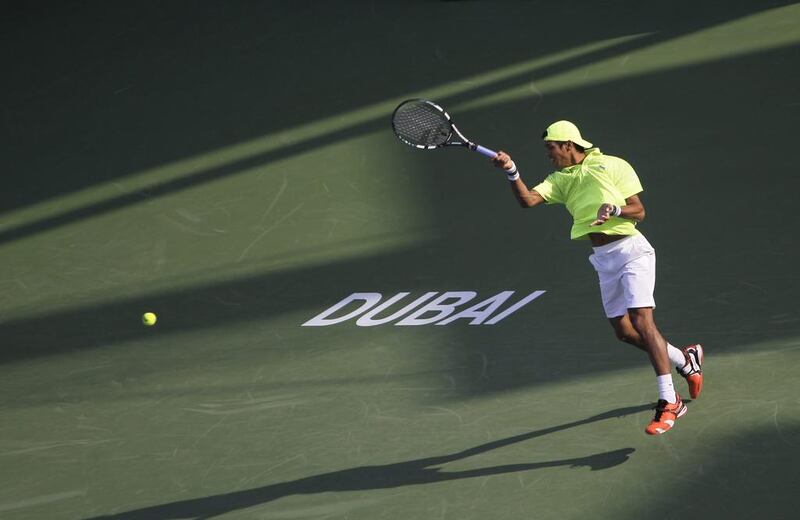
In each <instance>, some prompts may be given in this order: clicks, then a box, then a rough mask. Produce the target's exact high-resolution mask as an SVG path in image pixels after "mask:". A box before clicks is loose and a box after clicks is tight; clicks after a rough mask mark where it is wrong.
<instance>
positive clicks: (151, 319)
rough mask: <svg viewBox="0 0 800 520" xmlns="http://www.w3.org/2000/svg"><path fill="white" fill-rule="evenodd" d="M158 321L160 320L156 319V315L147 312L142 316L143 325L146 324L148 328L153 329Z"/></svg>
mask: <svg viewBox="0 0 800 520" xmlns="http://www.w3.org/2000/svg"><path fill="white" fill-rule="evenodd" d="M157 319H158V318H157V317H156V315H155V313H152V312H145V313H144V314H142V323H144V324H145V325H147V326H148V327H152V326H153V325H155V324H156V320H157Z"/></svg>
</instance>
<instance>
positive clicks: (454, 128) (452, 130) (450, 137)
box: [392, 98, 497, 158]
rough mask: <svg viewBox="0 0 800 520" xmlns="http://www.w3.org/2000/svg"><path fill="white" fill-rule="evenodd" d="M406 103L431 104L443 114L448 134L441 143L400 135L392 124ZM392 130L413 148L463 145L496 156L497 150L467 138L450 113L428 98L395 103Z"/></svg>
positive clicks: (429, 148)
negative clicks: (419, 140) (420, 142)
mask: <svg viewBox="0 0 800 520" xmlns="http://www.w3.org/2000/svg"><path fill="white" fill-rule="evenodd" d="M407 103H425V104H426V105H429V106H432V107H433V108H435V109H436V110H438V111H439V112H440V113H441V114H443V115H444V117H445V120H446V121H447V124H449V125H450V134H449V135H448V136H447V138H446V139H445V141H444V142H443V143H442V144H430V145H424V144H416V143H412V142H410V141H407V140H406V139H404V138H403V137H401V136H400V134H399V133H398V132H397V129H396V128H395V125H394V119H395V114H397V111H398V110H400V108H401V107H402V106H403V105H405V104H407ZM392 130H393V131H394V135H396V136H397V138H398V139H400V141H402V142H403V143H404V144H407V145H408V146H411V147H413V148H419V149H421V150H435V149H436V148H444V147H445V146H465V147H467V148H469V149H470V150H472V151H474V152H478V153H480V154H481V155H485V156H486V157H491V158H494V157H496V156H497V152H495V151H494V150H490V149H489V148H486V147H484V146H481V145H479V144H476V143H473V142H472V141H470V140H469V139H467V138H466V136H465V135H464V134H462V133H461V131H460V130H459V129H458V127H457V126H456V124H455V123H454V122H453V118H452V117H450V114H448V113H447V110H445V109H444V108H442V107H441V106H439V105H437V104H436V103H434V102H433V101H430V100H428V99H422V98H413V99H407V100H405V101H403V102H402V103H400V104H399V105H397V108H395V109H394V112H392ZM453 135H455V136H457V137H458V138H459V139H460V141H455V140H453Z"/></svg>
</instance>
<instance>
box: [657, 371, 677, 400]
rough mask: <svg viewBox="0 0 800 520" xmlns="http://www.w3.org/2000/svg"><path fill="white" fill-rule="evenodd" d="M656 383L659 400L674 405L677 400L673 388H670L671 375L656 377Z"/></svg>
mask: <svg viewBox="0 0 800 520" xmlns="http://www.w3.org/2000/svg"><path fill="white" fill-rule="evenodd" d="M656 381H658V398H659V399H664V400H665V401H667V402H668V403H674V402H675V401H677V400H678V398H677V397H676V396H675V388H674V387H673V386H672V374H665V375H663V376H656Z"/></svg>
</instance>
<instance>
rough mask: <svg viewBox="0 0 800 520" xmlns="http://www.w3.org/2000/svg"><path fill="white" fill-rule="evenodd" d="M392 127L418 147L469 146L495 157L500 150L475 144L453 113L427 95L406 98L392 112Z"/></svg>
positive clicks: (408, 142) (409, 142)
mask: <svg viewBox="0 0 800 520" xmlns="http://www.w3.org/2000/svg"><path fill="white" fill-rule="evenodd" d="M392 129H393V130H394V133H395V135H396V136H397V137H398V139H400V140H401V141H402V142H404V143H405V144H407V145H408V146H413V147H414V148H420V149H422V150H433V149H434V148H443V147H445V146H466V147H467V148H469V149H470V150H473V151H475V152H478V153H480V154H483V155H485V156H486V157H492V158H494V157H495V156H497V152H495V151H494V150H490V149H488V148H484V147H483V146H481V145H479V144H475V143H473V142H472V141H470V140H469V139H467V138H466V137H464V134H462V133H461V132H459V130H458V128H456V125H455V124H453V120H452V119H451V118H450V115H449V114H448V113H447V112H445V111H444V109H443V108H442V107H440V106H439V105H437V104H436V103H434V102H433V101H428V100H427V99H409V100H407V101H403V102H402V103H400V105H399V106H398V107H397V108H395V109H394V113H393V114H392Z"/></svg>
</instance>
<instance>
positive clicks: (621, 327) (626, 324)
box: [608, 312, 647, 352]
mask: <svg viewBox="0 0 800 520" xmlns="http://www.w3.org/2000/svg"><path fill="white" fill-rule="evenodd" d="M608 322H609V323H611V327H613V329H614V333H615V334H616V335H617V339H618V340H620V341H622V342H624V343H627V344H629V345H633V346H634V347H636V348H638V349H640V350H643V351H645V352H647V347H645V346H644V343H642V337H641V336H640V335H639V333H638V332H636V329H634V328H633V325H632V324H631V318H630V316H628V313H627V312H626V313H625V314H623V315H622V316H617V317H615V318H608Z"/></svg>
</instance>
